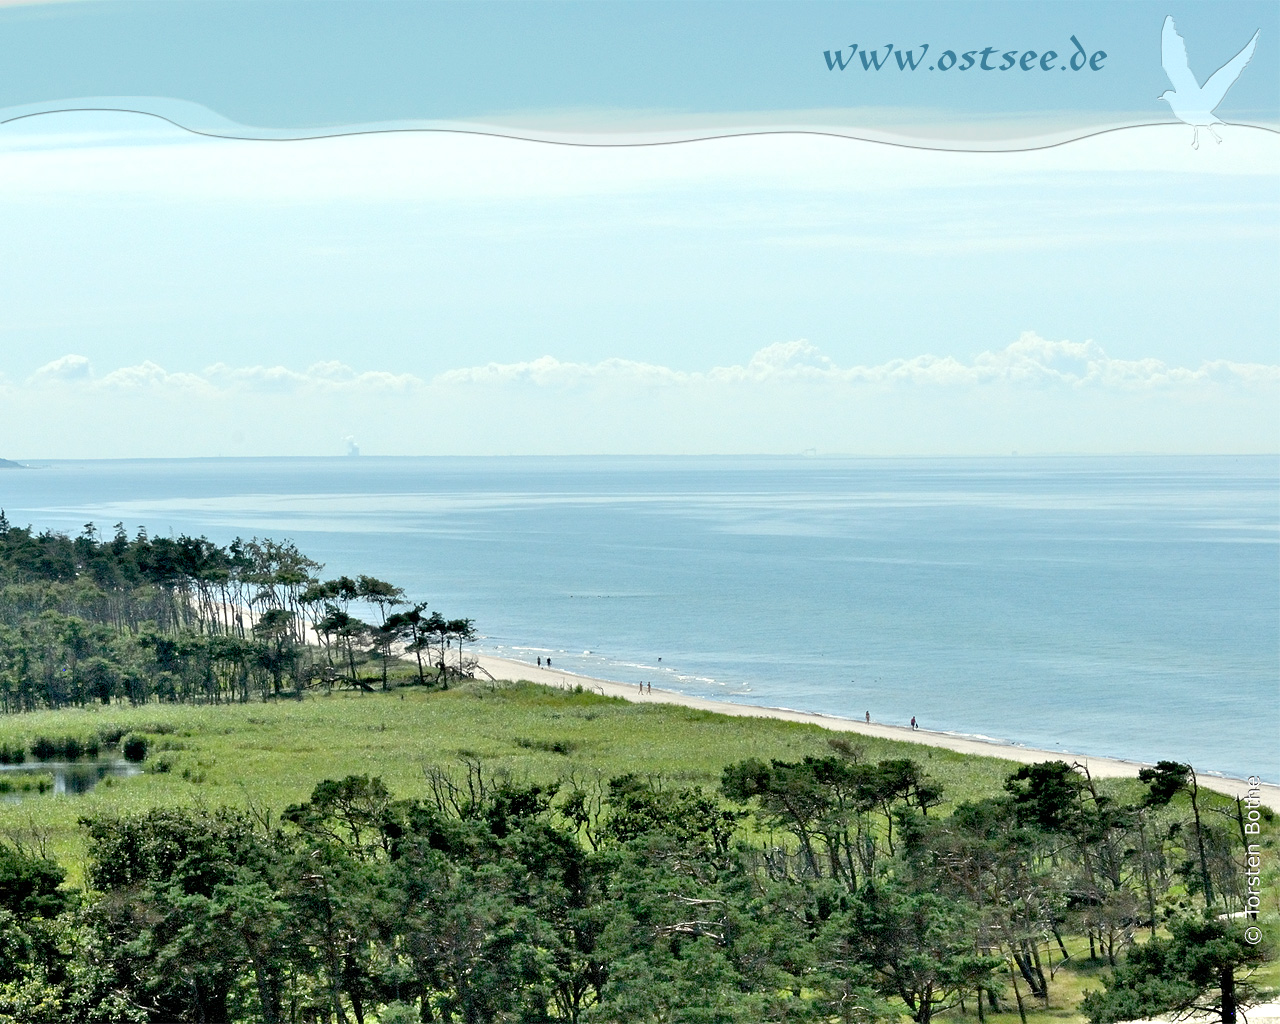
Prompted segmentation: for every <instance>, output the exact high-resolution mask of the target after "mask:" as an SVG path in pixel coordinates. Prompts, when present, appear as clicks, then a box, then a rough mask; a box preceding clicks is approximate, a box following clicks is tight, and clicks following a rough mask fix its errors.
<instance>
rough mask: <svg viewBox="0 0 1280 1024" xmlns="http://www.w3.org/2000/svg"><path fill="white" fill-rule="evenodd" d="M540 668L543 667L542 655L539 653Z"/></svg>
mask: <svg viewBox="0 0 1280 1024" xmlns="http://www.w3.org/2000/svg"><path fill="white" fill-rule="evenodd" d="M538 668H542V655H541V654H539V655H538Z"/></svg>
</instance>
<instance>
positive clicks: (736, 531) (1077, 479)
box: [0, 457, 1280, 781]
mask: <svg viewBox="0 0 1280 1024" xmlns="http://www.w3.org/2000/svg"><path fill="white" fill-rule="evenodd" d="M1278 499H1280V460H1277V459H1276V458H1273V457H1250V458H1230V457H1221V458H1207V457H1195V458H1191V457H1185V458H1183V457H1142V458H1100V457H1095V458H1067V457H1060V458H1003V459H836V458H831V459H826V458H817V459H802V458H793V459H787V458H557V459H532V458H519V459H517V458H512V459H456V458H421V459H409V458H405V459H381V458H369V457H363V458H349V459H245V460H237V459H212V460H172V461H159V460H158V461H99V462H57V463H49V464H45V465H43V466H41V467H39V468H33V469H29V470H23V471H7V472H5V473H4V474H2V475H0V507H3V508H4V509H5V510H6V512H7V514H8V517H9V519H10V521H11V522H13V523H14V524H17V525H26V524H28V523H30V524H32V525H33V526H35V527H36V528H37V529H46V528H48V529H56V530H65V531H69V532H73V533H78V532H79V531H80V529H81V528H82V527H83V524H85V523H87V522H94V523H96V524H97V526H98V527H99V528H100V529H102V530H103V531H104V532H109V531H110V529H111V528H112V526H113V525H114V524H115V523H116V522H118V521H122V522H123V523H124V524H125V526H126V528H128V529H129V531H130V532H133V531H134V530H136V529H137V528H138V527H139V526H145V527H146V528H147V530H148V531H149V532H150V533H152V534H157V533H167V532H169V531H173V532H175V533H177V532H186V533H194V534H205V535H207V536H208V537H210V538H211V539H213V540H216V541H218V542H221V543H225V542H227V541H229V540H231V539H232V538H234V537H235V536H237V535H240V536H245V537H248V536H252V535H258V536H265V535H271V536H275V537H283V536H287V537H291V538H293V539H294V540H295V541H296V542H297V543H298V545H299V547H300V548H301V549H302V550H303V551H304V552H305V553H306V554H308V555H310V556H311V557H313V558H316V559H318V560H319V561H322V562H324V563H325V566H326V568H325V572H326V574H328V575H337V574H339V573H347V574H350V575H354V574H358V573H366V574H370V575H375V576H380V577H383V578H387V579H390V580H392V581H393V582H395V583H397V584H399V585H400V586H403V587H404V588H405V589H406V590H408V591H409V593H410V594H411V595H413V596H414V597H416V598H418V599H426V600H428V601H430V607H431V608H432V609H437V610H439V611H441V612H442V613H443V614H445V615H446V616H449V617H457V616H468V617H471V618H473V619H475V620H476V623H477V627H478V629H479V630H480V632H481V633H482V635H483V636H484V640H483V641H482V647H483V648H484V649H486V650H488V651H491V652H493V653H495V654H499V655H504V656H508V657H515V658H519V659H522V660H527V661H533V660H534V659H535V658H538V657H542V658H544V659H545V658H546V657H548V656H549V657H551V658H552V659H553V662H554V664H555V665H556V666H558V667H562V668H565V669H569V670H572V671H577V672H582V673H584V674H589V675H593V676H599V677H602V678H609V679H618V680H621V681H626V682H639V681H642V680H648V681H651V682H652V683H653V685H654V686H655V687H657V686H662V687H664V688H667V689H674V690H680V691H683V692H687V693H693V694H697V695H699V696H704V697H713V698H718V699H724V700H732V701H738V702H744V703H753V704H764V705H770V706H783V707H791V708H797V709H801V710H808V711H818V712H825V713H828V714H834V715H841V716H845V717H855V718H861V717H863V715H864V713H865V712H868V711H869V712H870V713H871V714H872V716H873V718H875V719H876V720H878V721H882V722H888V723H896V724H906V723H907V722H908V721H909V720H910V719H911V717H912V716H913V715H914V716H916V717H917V719H918V720H919V722H920V724H921V725H922V726H924V727H926V728H929V729H935V730H940V731H951V732H957V733H962V734H967V735H974V736H984V737H989V738H992V739H996V740H1000V741H1011V742H1019V743H1024V744H1026V745H1028V746H1036V747H1043V748H1048V749H1063V750H1072V751H1076V752H1079V753H1086V754H1094V755H1109V756H1114V757H1121V758H1129V759H1134V760H1141V761H1155V760H1159V759H1162V758H1174V759H1177V760H1184V761H1191V762H1192V763H1193V764H1195V766H1196V767H1197V769H1198V770H1201V771H1209V772H1220V773H1223V774H1228V775H1235V776H1242V777H1243V776H1248V775H1255V774H1256V775H1259V776H1261V777H1262V778H1264V779H1267V780H1268V781H1278V780H1280V754H1278V753H1277V751H1276V744H1275V736H1276V735H1277V727H1278V726H1280V682H1278V680H1280V562H1278V558H1280V500H1278Z"/></svg>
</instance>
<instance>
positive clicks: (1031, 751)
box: [476, 654, 1280, 810]
mask: <svg viewBox="0 0 1280 1024" xmlns="http://www.w3.org/2000/svg"><path fill="white" fill-rule="evenodd" d="M476 660H477V661H478V662H479V664H480V666H481V668H483V669H484V670H485V671H486V672H488V673H489V674H490V675H492V676H493V677H494V678H495V679H509V680H518V679H526V680H528V681H529V682H531V683H542V684H543V685H546V686H559V687H573V686H583V687H585V688H586V689H589V690H595V691H596V692H597V693H600V694H603V695H604V696H606V697H622V698H624V699H626V700H631V701H636V702H651V703H659V704H679V705H681V706H682V707H687V708H700V709H702V710H704V711H714V712H717V713H718V714H722V715H737V716H739V717H743V718H780V719H782V720H783V721H787V722H804V723H805V724H807V725H818V726H821V727H822V728H824V729H831V730H833V731H835V732H856V733H861V734H862V735H864V736H879V737H880V738H882V739H887V740H902V741H903V742H905V743H922V744H924V745H926V746H930V747H943V748H945V749H946V750H955V751H958V752H959V753H961V754H977V755H979V756H982V757H1000V758H1004V759H1005V760H1006V761H1017V762H1019V763H1021V764H1034V763H1035V762H1037V761H1066V762H1067V763H1068V764H1073V763H1074V764H1081V765H1086V766H1088V769H1089V772H1090V773H1091V774H1093V775H1096V776H1098V777H1099V778H1134V777H1136V776H1137V774H1138V770H1139V769H1141V768H1147V767H1150V766H1149V765H1145V764H1142V763H1140V762H1138V761H1122V760H1119V759H1118V758H1113V757H1085V756H1083V755H1080V754H1067V753H1063V752H1062V751H1060V750H1037V749H1035V748H1033V747H1016V746H1013V745H1011V744H1008V743H996V742H994V741H992V740H979V739H973V738H971V737H968V736H950V735H948V734H947V733H942V732H930V731H929V730H928V729H909V728H906V727H905V726H901V725H880V724H878V723H876V722H874V721H873V722H871V724H869V725H868V724H867V723H865V722H859V721H857V720H856V719H851V718H838V717H836V716H835V715H820V714H815V713H813V712H808V711H792V710H790V709H788V708H767V707H759V706H756V705H751V704H729V703H726V702H725V701H718V700H707V699H706V698H704V697H691V696H689V695H688V694H683V693H675V692H673V691H671V690H659V689H657V688H656V687H655V688H654V690H653V693H652V694H645V695H644V696H641V695H640V692H639V690H638V689H637V685H636V684H635V683H618V682H613V681H611V680H608V679H595V678H593V677H591V676H581V675H577V674H575V673H573V672H565V671H563V670H561V669H558V668H539V667H538V666H537V665H528V664H526V663H525V662H523V661H512V660H510V659H507V658H495V657H491V656H489V655H487V654H480V655H477V656H476ZM1197 778H1198V780H1199V782H1200V785H1202V786H1204V787H1205V788H1206V789H1212V790H1215V791H1217V792H1219V793H1226V794H1227V795H1228V796H1240V797H1243V796H1246V795H1247V794H1248V792H1249V788H1250V787H1249V783H1248V782H1246V781H1244V780H1243V779H1228V778H1222V777H1220V776H1216V775H1198V776H1197ZM1258 788H1259V797H1260V799H1261V802H1262V803H1264V804H1265V805H1266V806H1268V807H1270V808H1272V809H1273V810H1280V786H1273V785H1271V784H1269V783H1263V784H1262V785H1261V786H1259V787H1258Z"/></svg>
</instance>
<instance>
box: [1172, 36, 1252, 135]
mask: <svg viewBox="0 0 1280 1024" xmlns="http://www.w3.org/2000/svg"><path fill="white" fill-rule="evenodd" d="M1261 31H1262V30H1261V29H1259V30H1258V31H1257V32H1255V33H1254V34H1253V38H1252V39H1250V40H1249V42H1248V43H1247V44H1246V45H1245V48H1244V49H1243V50H1241V51H1240V52H1239V53H1237V54H1236V55H1235V56H1234V57H1232V58H1231V59H1230V60H1229V61H1227V62H1226V63H1225V64H1223V65H1222V67H1220V68H1218V70H1217V71H1215V72H1214V73H1213V74H1212V75H1210V76H1209V80H1208V81H1207V82H1205V83H1204V85H1201V84H1200V83H1199V82H1197V81H1196V76H1195V75H1193V74H1192V73H1191V68H1190V67H1188V65H1187V44H1186V42H1185V41H1183V38H1182V36H1180V35H1178V30H1177V28H1176V27H1175V26H1174V24H1173V15H1171V14H1169V15H1165V19H1164V28H1162V29H1161V30H1160V63H1161V64H1162V65H1163V66H1164V73H1165V74H1166V75H1168V76H1169V84H1170V85H1172V86H1173V88H1172V89H1169V90H1168V91H1166V92H1164V93H1161V94H1160V95H1159V96H1158V97H1156V98H1157V99H1161V100H1165V101H1166V102H1167V103H1168V104H1169V106H1170V108H1171V109H1172V110H1173V113H1174V116H1175V117H1177V118H1178V120H1179V121H1182V122H1183V123H1184V124H1189V125H1191V127H1192V128H1194V129H1195V134H1194V135H1192V137H1191V145H1192V147H1193V148H1195V149H1199V148H1200V129H1201V128H1208V129H1209V134H1210V135H1212V136H1213V137H1214V138H1215V139H1216V140H1217V141H1218V142H1221V141H1222V139H1221V138H1220V137H1219V136H1218V133H1217V132H1215V131H1214V130H1213V126H1214V125H1215V124H1224V123H1225V122H1224V121H1223V120H1222V119H1221V118H1219V117H1218V116H1217V115H1216V114H1214V112H1213V110H1214V108H1215V107H1216V106H1217V105H1218V104H1219V103H1221V102H1222V97H1224V96H1225V95H1226V94H1227V90H1228V89H1230V88H1231V86H1232V85H1233V84H1235V80H1236V79H1237V78H1239V77H1240V72H1241V71H1243V70H1244V67H1245V65H1246V64H1248V63H1249V60H1250V58H1252V57H1253V48H1254V47H1255V46H1257V45H1258V35H1259V34H1260V33H1261Z"/></svg>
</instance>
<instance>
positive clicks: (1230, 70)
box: [1201, 29, 1262, 110]
mask: <svg viewBox="0 0 1280 1024" xmlns="http://www.w3.org/2000/svg"><path fill="white" fill-rule="evenodd" d="M1261 32H1262V29H1258V31H1257V32H1255V33H1254V34H1253V38H1252V39H1250V40H1249V42H1247V43H1246V44H1245V47H1244V49H1243V50H1241V51H1240V52H1239V53H1237V54H1236V55H1235V56H1234V57H1232V58H1231V59H1230V60H1229V61H1227V62H1226V63H1225V64H1223V65H1222V67H1220V68H1218V70H1217V71H1215V72H1214V73H1213V74H1212V75H1210V76H1209V81H1207V82H1205V83H1204V89H1203V90H1201V95H1202V96H1203V97H1204V101H1205V104H1206V109H1208V110H1212V109H1213V108H1214V107H1216V106H1217V105H1218V104H1219V103H1221V102H1222V97H1223V96H1225V95H1226V94H1227V90H1228V89H1230V88H1231V87H1232V86H1233V85H1234V84H1235V81H1236V79H1237V78H1239V77H1240V72H1241V71H1243V70H1244V67H1245V65H1246V64H1248V63H1249V61H1250V60H1251V59H1252V57H1253V48H1254V47H1255V46H1257V45H1258V36H1259V35H1260V34H1261Z"/></svg>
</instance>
